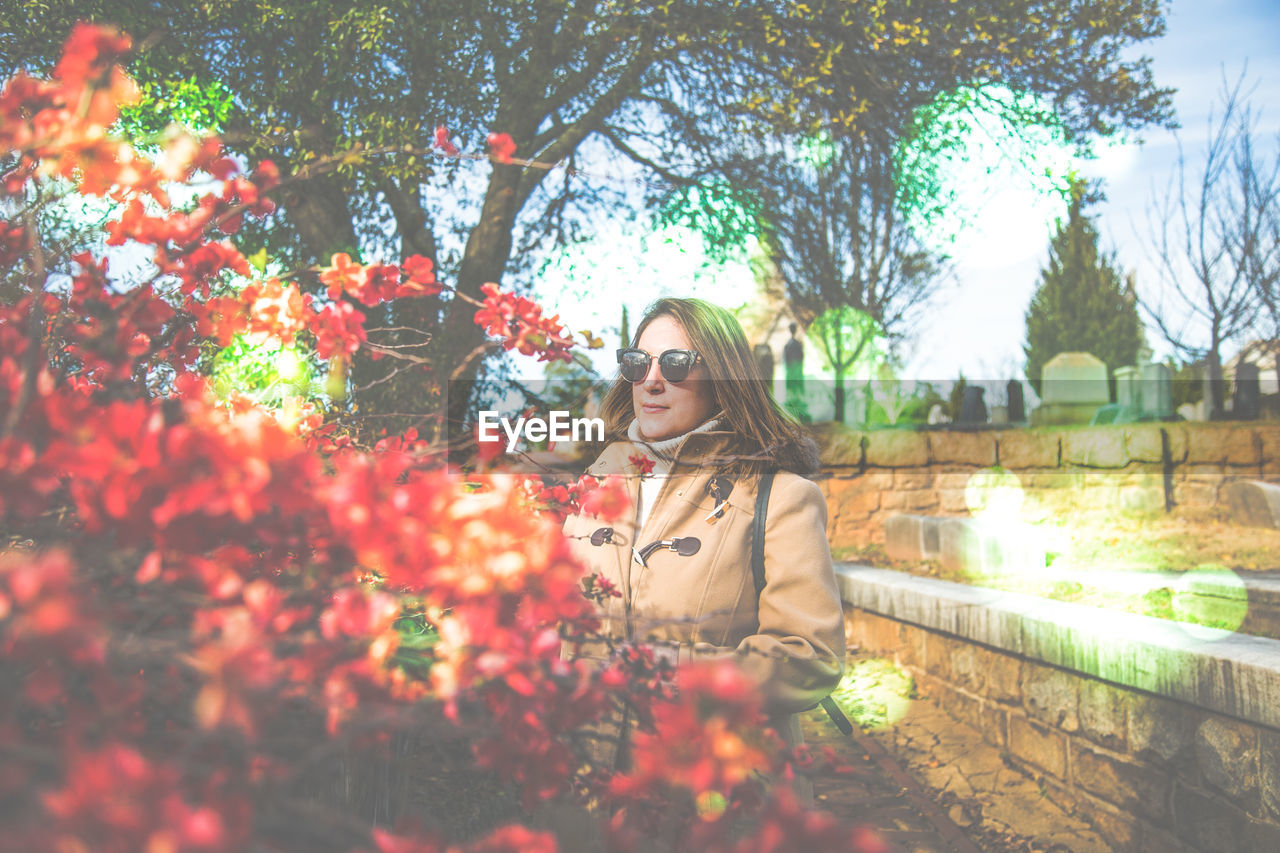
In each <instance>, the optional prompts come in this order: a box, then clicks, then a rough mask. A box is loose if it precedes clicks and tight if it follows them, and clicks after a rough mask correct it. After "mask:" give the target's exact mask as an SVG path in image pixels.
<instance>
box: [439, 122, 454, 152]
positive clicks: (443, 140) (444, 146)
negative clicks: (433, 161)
mask: <svg viewBox="0 0 1280 853" xmlns="http://www.w3.org/2000/svg"><path fill="white" fill-rule="evenodd" d="M436 147H437V148H439V149H440V150H441V151H443V152H444V153H445V154H448V155H449V156H450V157H457V156H458V154H459V151H458V146H456V145H454V144H453V143H452V142H450V141H449V128H447V127H445V126H444V125H443V124H441V125H437V126H436Z"/></svg>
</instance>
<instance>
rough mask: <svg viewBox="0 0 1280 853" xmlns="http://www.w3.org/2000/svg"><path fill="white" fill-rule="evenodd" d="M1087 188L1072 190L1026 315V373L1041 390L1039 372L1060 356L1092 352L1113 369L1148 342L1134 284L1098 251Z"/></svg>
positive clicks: (1130, 361)
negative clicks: (1087, 213)
mask: <svg viewBox="0 0 1280 853" xmlns="http://www.w3.org/2000/svg"><path fill="white" fill-rule="evenodd" d="M1085 203H1086V198H1085V188H1084V186H1083V185H1082V184H1079V183H1077V184H1075V185H1074V186H1073V188H1072V194H1071V207H1070V210H1069V212H1068V215H1067V219H1066V221H1062V222H1059V223H1058V231H1057V233H1056V234H1055V235H1054V237H1053V240H1052V242H1051V244H1050V247H1049V263H1048V265H1047V266H1045V267H1044V268H1043V269H1042V270H1041V272H1040V285H1039V287H1038V288H1037V289H1036V292H1035V295H1034V296H1032V298H1031V304H1030V306H1029V307H1028V308H1027V313H1026V323H1027V332H1026V335H1027V337H1026V344H1025V345H1024V347H1023V351H1024V353H1025V354H1026V357H1027V362H1026V375H1027V379H1028V380H1029V381H1030V382H1031V384H1032V387H1034V388H1035V390H1036V393H1039V392H1040V379H1041V377H1040V373H1041V370H1042V369H1043V368H1044V365H1045V363H1046V362H1047V361H1049V360H1050V359H1051V358H1053V357H1054V356H1055V355H1057V354H1058V353H1061V352H1088V353H1092V354H1093V355H1094V356H1096V357H1097V358H1099V359H1101V360H1102V361H1103V362H1105V363H1106V365H1107V368H1108V369H1109V370H1110V371H1114V370H1115V369H1116V368H1117V367H1123V366H1125V365H1129V364H1134V363H1135V362H1136V361H1137V358H1138V352H1139V350H1141V349H1142V348H1143V346H1144V344H1145V342H1146V337H1145V335H1144V333H1143V326H1142V319H1141V318H1140V317H1139V315H1138V306H1137V297H1136V295H1135V293H1134V288H1133V283H1132V281H1128V282H1126V281H1124V280H1123V279H1122V277H1121V275H1120V273H1119V271H1118V270H1117V269H1116V267H1115V260H1114V257H1113V256H1109V255H1106V254H1103V253H1102V252H1100V251H1099V249H1098V231H1097V229H1096V228H1095V227H1094V225H1093V222H1092V221H1091V220H1090V219H1089V218H1088V217H1087V216H1085V215H1084V205H1085Z"/></svg>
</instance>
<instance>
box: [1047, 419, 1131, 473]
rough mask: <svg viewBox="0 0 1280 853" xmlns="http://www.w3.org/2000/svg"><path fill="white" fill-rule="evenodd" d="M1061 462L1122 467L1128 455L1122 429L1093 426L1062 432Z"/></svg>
mask: <svg viewBox="0 0 1280 853" xmlns="http://www.w3.org/2000/svg"><path fill="white" fill-rule="evenodd" d="M1062 462H1063V464H1070V465H1083V466H1085V467H1087V468H1123V467H1124V466H1125V465H1128V464H1129V455H1128V454H1127V453H1126V452H1125V449H1124V430H1121V429H1116V428H1114V427H1094V428H1092V429H1080V430H1071V431H1070V432H1067V433H1064V434H1063V436H1062Z"/></svg>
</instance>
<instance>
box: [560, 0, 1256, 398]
mask: <svg viewBox="0 0 1280 853" xmlns="http://www.w3.org/2000/svg"><path fill="white" fill-rule="evenodd" d="M1166 24H1167V31H1166V34H1165V35H1164V36H1163V37H1162V38H1160V39H1157V40H1153V41H1150V42H1146V43H1144V44H1141V45H1137V46H1135V47H1134V48H1133V50H1132V51H1131V53H1133V54H1143V55H1147V56H1150V57H1151V58H1152V68H1153V73H1154V76H1155V80H1156V83H1157V85H1160V86H1163V87H1173V88H1175V89H1176V90H1177V91H1176V92H1175V94H1174V109H1175V113H1176V118H1177V121H1178V122H1179V124H1180V125H1181V127H1180V129H1179V130H1178V131H1177V135H1176V136H1175V134H1174V133H1173V132H1170V131H1166V130H1163V129H1149V130H1147V131H1145V134H1144V138H1143V139H1141V140H1132V141H1130V142H1128V143H1126V144H1116V145H1112V146H1110V147H1109V148H1107V149H1105V150H1104V151H1102V152H1101V155H1100V156H1099V158H1098V159H1097V160H1096V161H1094V162H1088V163H1086V162H1082V161H1078V162H1077V164H1078V165H1079V166H1080V167H1081V169H1082V171H1083V173H1084V174H1085V175H1087V176H1090V177H1096V178H1099V179H1102V180H1103V182H1104V184H1103V189H1104V191H1105V193H1106V195H1107V200H1106V201H1105V202H1104V203H1102V204H1100V205H1097V206H1095V207H1093V208H1092V209H1091V211H1090V212H1091V214H1092V215H1093V217H1094V221H1095V224H1096V225H1097V227H1098V229H1099V231H1100V233H1101V236H1102V246H1103V248H1104V250H1113V251H1114V252H1115V254H1116V259H1117V262H1118V265H1119V266H1120V267H1121V269H1122V270H1124V271H1133V272H1134V273H1135V275H1136V280H1137V283H1138V288H1139V291H1140V292H1143V290H1144V288H1151V287H1153V286H1154V285H1155V283H1156V277H1155V275H1154V273H1153V271H1152V268H1151V263H1150V260H1149V259H1148V257H1147V254H1146V252H1145V250H1144V244H1145V242H1146V241H1145V239H1144V235H1145V233H1146V229H1147V224H1146V208H1147V205H1148V202H1149V200H1150V199H1151V197H1152V193H1153V191H1154V190H1155V189H1156V188H1158V187H1163V186H1164V185H1165V183H1166V182H1167V181H1168V179H1169V176H1170V174H1171V169H1172V168H1173V166H1174V164H1175V162H1176V155H1177V140H1178V139H1179V138H1180V139H1181V140H1182V144H1183V146H1184V149H1185V151H1186V152H1187V154H1188V162H1189V163H1191V164H1195V163H1198V162H1199V159H1200V156H1201V152H1202V151H1203V147H1204V143H1205V140H1206V138H1207V130H1206V128H1207V119H1208V116H1209V113H1210V109H1211V108H1212V107H1213V106H1214V105H1215V102H1216V100H1217V98H1218V95H1219V93H1220V92H1221V90H1222V86H1223V79H1224V73H1225V75H1226V78H1227V80H1229V81H1230V82H1234V81H1235V80H1236V79H1237V78H1238V77H1239V75H1240V73H1241V72H1242V71H1243V70H1244V69H1245V66H1246V62H1247V68H1248V76H1247V85H1248V86H1252V87H1254V88H1253V89H1252V91H1253V95H1252V97H1251V99H1250V102H1251V104H1252V105H1253V107H1254V108H1255V109H1257V110H1260V111H1261V112H1262V122H1261V124H1260V125H1259V127H1258V138H1259V139H1260V140H1263V141H1265V142H1266V143H1267V144H1268V145H1270V146H1271V147H1270V149H1269V150H1274V146H1275V144H1276V142H1275V140H1276V139H1277V137H1280V97H1277V95H1280V42H1278V41H1277V39H1276V36H1277V34H1280V3H1277V2H1275V0H1174V2H1173V3H1172V4H1171V5H1170V6H1169V7H1168V9H1167V13H1166ZM990 155H991V152H990V151H988V152H986V156H987V157H990ZM1065 156H1066V155H1064V154H1063V153H1062V152H1060V151H1059V152H1056V153H1054V152H1050V155H1049V159H1048V160H1047V161H1046V164H1051V165H1054V167H1055V168H1061V167H1063V166H1064V165H1066V163H1065V162H1064V161H1063V158H1064V157H1065ZM1030 181H1031V179H1030V178H1028V177H1027V176H1026V175H1025V173H1017V172H1014V171H1012V170H1007V171H1005V172H1003V173H1001V172H1000V170H999V168H997V171H996V174H995V175H993V176H992V177H991V178H989V179H983V178H969V177H967V176H961V178H960V183H961V184H962V185H963V184H965V183H970V184H975V185H976V184H984V185H988V186H992V185H994V186H997V187H1001V188H1002V189H1000V190H999V191H996V192H987V193H985V194H984V196H983V197H981V198H976V199H971V200H969V204H970V205H971V206H973V207H975V208H976V209H978V210H979V211H980V213H979V214H977V215H976V216H974V217H973V220H972V222H971V224H970V225H969V226H968V227H967V229H966V230H965V231H963V232H962V233H961V234H960V235H959V237H958V239H957V242H956V243H955V244H954V245H953V247H952V254H953V257H954V258H955V261H956V268H955V273H956V275H955V282H954V284H953V285H951V286H950V287H948V288H947V289H945V290H944V291H943V292H942V293H940V294H939V295H938V296H937V297H936V298H935V300H934V302H933V303H932V304H931V308H930V310H929V311H928V313H927V314H926V316H925V319H924V321H923V322H922V323H921V324H920V325H919V327H918V328H917V331H916V334H915V335H914V336H913V337H912V338H911V339H910V340H909V341H908V342H907V343H906V344H905V345H904V346H903V347H902V349H901V351H900V357H901V360H902V369H901V371H900V375H901V376H902V377H903V378H911V379H918V380H926V381H947V380H951V379H954V378H956V377H957V376H958V375H959V374H960V373H961V372H963V373H964V375H965V376H966V377H967V378H969V379H971V380H972V379H983V380H988V381H997V380H998V381H1003V380H1005V379H1009V378H1014V377H1017V378H1021V377H1022V373H1023V365H1024V362H1025V358H1024V356H1023V352H1022V344H1023V334H1024V316H1025V312H1026V308H1027V305H1028V303H1029V302H1030V300H1031V296H1032V294H1033V292H1034V290H1035V286H1036V282H1037V278H1038V276H1039V272H1040V269H1041V267H1042V266H1043V265H1044V263H1045V262H1046V260H1047V256H1048V246H1049V240H1050V237H1051V236H1052V233H1053V224H1054V220H1055V219H1056V217H1058V216H1060V215H1062V214H1063V213H1064V212H1065V202H1061V201H1057V202H1055V201H1053V200H1051V199H1047V198H1046V197H1045V196H1044V194H1043V193H1042V192H1038V191H1037V190H1036V189H1034V188H1033V187H1032V185H1031V182H1030ZM700 264H701V251H700V247H699V245H698V238H697V237H696V235H692V234H688V233H683V232H680V231H679V230H678V229H671V230H669V231H667V232H662V233H657V234H654V233H652V232H648V231H646V230H645V229H643V228H634V229H627V228H625V227H624V226H621V225H612V224H611V225H607V226H605V227H604V228H603V229H602V232H601V234H600V236H599V237H598V239H597V240H595V241H593V243H590V244H587V245H585V246H581V247H577V248H575V249H573V250H571V252H570V253H568V254H567V255H565V256H562V257H560V258H557V259H556V260H555V261H554V262H552V263H551V264H550V265H549V266H548V267H547V268H546V269H545V270H544V271H543V272H542V274H541V275H540V276H539V279H540V281H539V282H538V284H537V286H536V292H537V293H538V295H539V296H540V297H542V298H543V299H544V304H546V305H548V307H550V308H551V309H552V310H556V311H560V312H561V314H562V317H563V319H565V320H566V321H568V323H569V325H570V326H571V327H572V328H575V329H581V328H591V329H593V330H597V331H603V332H605V333H606V340H607V343H608V345H607V347H606V349H605V352H604V353H603V354H597V357H596V358H595V359H594V360H595V362H596V363H597V367H598V368H599V369H602V370H604V371H609V370H610V366H609V364H608V361H609V359H608V354H610V353H611V352H612V347H613V346H614V345H615V343H614V340H615V338H613V337H612V336H609V335H608V334H607V332H608V331H609V329H610V328H612V329H613V330H614V331H615V332H616V328H617V325H618V318H619V316H620V313H621V309H622V306H623V305H624V304H626V305H627V307H628V310H629V311H630V316H631V324H632V328H634V325H635V321H636V318H637V317H638V316H639V315H640V313H641V311H642V310H643V307H644V306H645V305H646V304H647V303H648V302H649V301H651V300H652V299H654V298H656V297H658V296H660V295H667V294H671V295H683V296H689V295H692V296H703V297H705V298H708V299H711V300H713V301H716V302H719V303H721V304H724V305H727V306H733V305H736V304H740V303H741V302H743V301H744V300H745V299H748V298H750V294H751V293H752V292H753V291H754V288H755V285H754V283H753V279H752V275H751V271H750V269H749V268H748V266H747V264H746V262H745V259H744V260H743V261H742V262H739V263H735V264H730V265H729V266H727V267H724V268H721V269H717V270H711V271H708V270H705V269H701V268H700ZM601 281H605V282H609V283H610V285H611V286H610V287H608V288H601V287H599V282H601ZM618 282H622V283H623V284H622V286H621V287H617V283H618ZM631 283H634V284H631ZM1147 337H1148V343H1149V345H1150V347H1151V349H1152V350H1153V351H1154V354H1155V356H1156V358H1157V359H1161V358H1163V357H1164V356H1165V355H1167V354H1169V353H1170V348H1169V347H1168V345H1167V344H1166V343H1164V342H1163V341H1162V340H1161V339H1160V338H1159V337H1158V334H1157V333H1156V332H1155V330H1154V328H1149V329H1148V335H1147ZM1230 354H1231V353H1230V352H1228V353H1225V355H1227V356H1229V355H1230ZM806 366H808V365H807V363H806Z"/></svg>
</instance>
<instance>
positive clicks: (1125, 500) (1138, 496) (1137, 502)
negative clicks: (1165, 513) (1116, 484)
mask: <svg viewBox="0 0 1280 853" xmlns="http://www.w3.org/2000/svg"><path fill="white" fill-rule="evenodd" d="M1119 501H1120V509H1121V510H1123V511H1125V512H1131V513H1152V512H1157V511H1159V510H1162V509H1164V484H1163V483H1161V482H1159V481H1158V480H1157V479H1156V478H1155V477H1148V478H1146V481H1144V482H1141V483H1125V484H1124V485H1122V486H1121V487H1120V492H1119Z"/></svg>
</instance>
